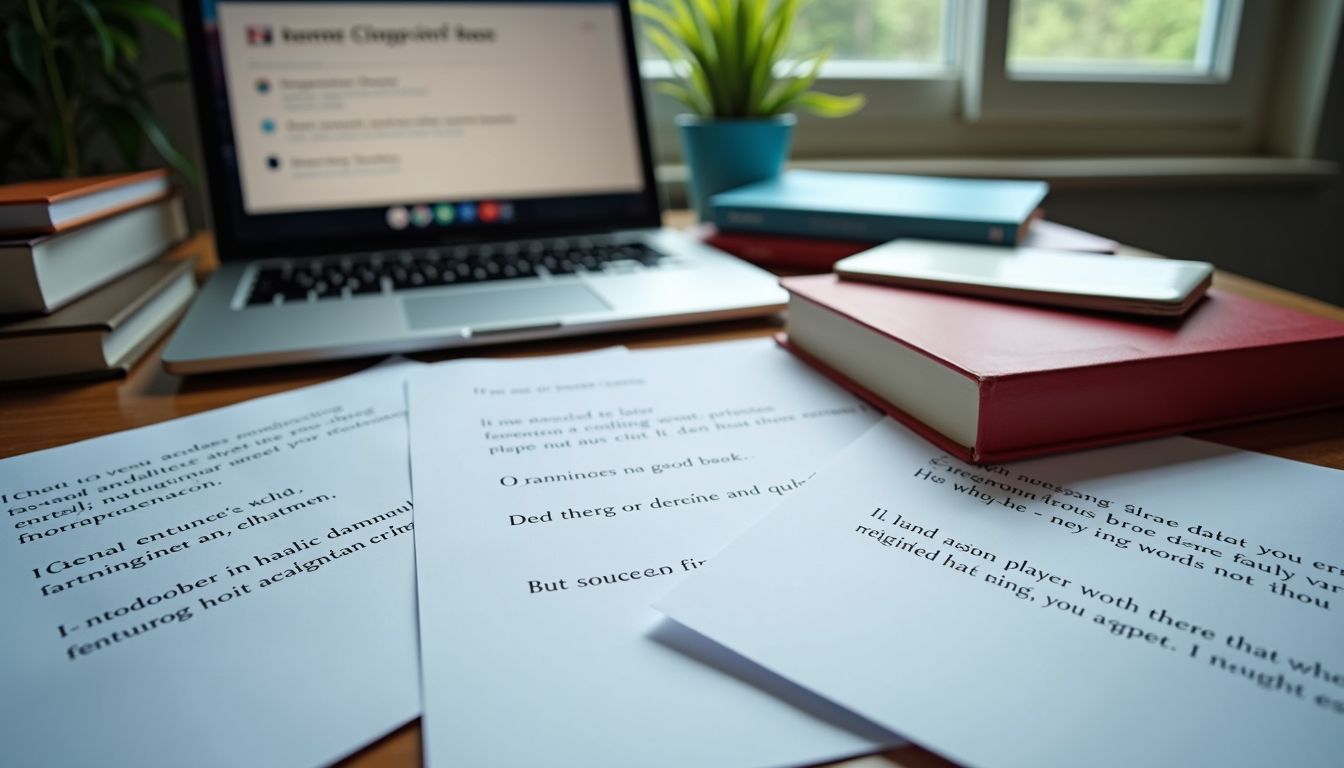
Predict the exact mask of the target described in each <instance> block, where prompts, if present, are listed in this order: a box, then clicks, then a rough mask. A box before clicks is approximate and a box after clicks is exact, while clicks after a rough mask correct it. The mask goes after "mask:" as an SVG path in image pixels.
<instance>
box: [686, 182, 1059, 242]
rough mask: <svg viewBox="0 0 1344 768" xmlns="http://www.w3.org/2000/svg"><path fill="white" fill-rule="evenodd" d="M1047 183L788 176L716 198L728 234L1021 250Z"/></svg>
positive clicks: (718, 216)
mask: <svg viewBox="0 0 1344 768" xmlns="http://www.w3.org/2000/svg"><path fill="white" fill-rule="evenodd" d="M1048 191H1049V185H1047V184H1046V183H1045V182H1043V181H1002V180H991V179H953V178H939V177H932V176H901V175H894V174H876V173H838V172H829V171H802V170H798V171H789V172H787V173H784V174H783V175H781V176H780V177H779V178H776V179H770V180H768V181H762V182H757V183H755V184H748V185H746V186H743V187H738V188H737V189H732V190H729V191H727V192H722V193H720V194H718V195H715V196H714V198H713V201H712V205H713V211H714V225H715V226H716V227H718V228H719V229H720V230H722V231H725V232H730V231H738V232H766V233H773V234H779V235H801V236H803V237H818V238H831V239H838V240H858V241H867V242H885V241H887V240H895V239H896V238H899V237H921V238H926V239H930V240H959V241H964V242H973V243H994V244H1003V245H1016V244H1018V242H1019V240H1020V238H1021V237H1022V236H1024V233H1025V228H1026V226H1025V225H1026V224H1027V223H1028V222H1029V221H1030V219H1031V217H1032V215H1033V214H1034V213H1035V212H1036V210H1037V209H1038V208H1040V206H1041V202H1042V201H1043V200H1044V199H1045V195H1046V193H1047V192H1048Z"/></svg>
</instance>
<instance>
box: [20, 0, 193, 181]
mask: <svg viewBox="0 0 1344 768" xmlns="http://www.w3.org/2000/svg"><path fill="white" fill-rule="evenodd" d="M142 29H143V30H145V31H146V32H150V33H152V34H157V35H160V36H162V35H164V34H165V33H166V35H167V36H169V37H171V39H172V40H173V41H178V40H181V38H182V27H181V25H180V24H179V23H178V22H177V20H176V19H174V18H173V17H172V16H170V15H169V14H168V13H167V12H166V11H164V10H163V9H162V8H159V7H158V6H157V5H155V4H154V3H152V2H150V0H0V31H2V32H3V38H4V49H5V51H4V55H3V57H0V179H4V180H12V179H19V178H43V177H51V176H66V177H69V176H83V175H88V174H93V173H100V172H108V171H112V170H126V169H135V168H138V167H140V165H141V158H142V156H143V154H144V149H145V146H146V144H148V145H149V146H151V147H153V149H154V151H155V152H156V153H158V155H159V156H160V157H162V158H163V159H164V160H165V161H166V162H167V163H168V164H169V165H171V166H172V167H174V168H175V169H177V170H178V171H179V172H180V173H182V174H183V175H184V176H186V177H187V178H188V179H194V178H195V172H194V169H193V168H192V166H191V162H190V161H189V160H188V159H187V158H186V156H184V155H183V154H182V153H181V152H180V151H178V149H177V148H176V147H174V146H173V144H172V142H171V141H169V139H168V136H167V135H166V134H165V133H164V131H163V126H161V125H160V124H159V121H158V119H157V118H156V117H155V116H154V113H153V111H152V110H151V109H150V106H149V93H150V92H151V91H152V90H153V89H154V88H157V87H159V86H162V85H164V84H167V83H172V82H180V81H181V80H182V79H183V75H182V74H181V73H173V74H169V75H163V76H160V77H156V78H152V79H146V78H144V77H143V76H142V75H141V73H140V67H139V64H140V57H141V53H142V52H143V50H144V46H145V45H148V44H152V43H153V41H152V40H150V39H145V38H143V37H142ZM146 37H147V36H146ZM159 42H160V44H162V42H163V41H162V40H160V41H159ZM99 142H110V144H111V148H112V149H114V150H115V157H117V158H118V160H119V161H120V164H121V166H122V167H121V168H116V169H114V168H104V167H101V166H100V163H99V162H98V161H97V160H96V159H94V158H96V157H97V156H99V155H101V154H105V153H100V152H96V151H91V150H92V149H93V148H95V147H96V145H97V144H98V143H99Z"/></svg>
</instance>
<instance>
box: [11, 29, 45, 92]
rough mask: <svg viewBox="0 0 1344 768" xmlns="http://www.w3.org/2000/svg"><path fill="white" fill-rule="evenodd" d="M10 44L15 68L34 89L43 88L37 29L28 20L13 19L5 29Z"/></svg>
mask: <svg viewBox="0 0 1344 768" xmlns="http://www.w3.org/2000/svg"><path fill="white" fill-rule="evenodd" d="M5 41H6V42H7V43H8V44H9V59H10V61H12V62H14V68H15V69H17V70H18V71H19V74H20V75H22V76H23V79H24V80H26V81H27V82H28V84H29V85H31V86H32V87H33V89H34V90H39V91H40V90H41V89H42V64H41V52H40V51H39V49H38V41H37V30H35V29H33V25H32V24H30V23H28V22H27V21H19V20H15V21H11V22H10V23H9V27H8V28H7V29H6V30H5Z"/></svg>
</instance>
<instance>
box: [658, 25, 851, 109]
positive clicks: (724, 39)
mask: <svg viewBox="0 0 1344 768" xmlns="http://www.w3.org/2000/svg"><path fill="white" fill-rule="evenodd" d="M801 5H802V0H657V1H656V2H654V1H652V0H639V1H638V2H636V3H635V5H634V9H635V12H636V13H638V14H639V15H640V16H642V17H643V18H644V19H645V20H646V22H648V23H647V24H646V25H645V27H644V31H645V35H646V36H647V39H648V40H649V42H650V43H652V44H653V45H654V46H655V47H657V48H658V50H659V51H660V52H661V53H662V54H663V56H664V57H666V58H667V60H668V61H669V62H670V63H671V64H672V69H673V72H674V74H675V75H676V77H677V80H678V82H675V83H664V84H662V85H661V86H660V87H659V90H661V91H662V92H663V93H666V94H668V95H669V96H672V97H673V98H675V99H677V100H678V101H680V102H682V103H683V104H685V105H686V107H687V108H688V109H690V110H691V111H692V112H693V113H695V114H697V115H700V116H701V117H715V118H752V117H770V116H772V115H778V114H781V113H783V112H789V111H792V110H795V109H805V110H807V111H809V112H813V113H815V114H818V115H821V116H823V117H843V116H845V115H849V114H852V113H854V112H857V111H858V110H859V109H861V108H862V107H863V104H864V98H863V96H862V95H861V94H852V95H849V96H836V95H833V94H829V93H821V92H818V91H814V90H812V86H813V85H814V84H815V83H816V81H817V77H818V76H819V75H820V74H821V67H822V65H823V64H825V63H826V60H827V59H828V58H829V57H830V50H829V49H824V50H820V51H816V52H814V53H812V54H810V55H806V56H801V57H799V58H797V59H794V60H793V61H791V62H786V59H785V53H786V50H787V48H788V44H789V40H790V38H791V37H792V35H793V24H794V20H795V19H796V18H797V17H798V9H799V8H800V7H801Z"/></svg>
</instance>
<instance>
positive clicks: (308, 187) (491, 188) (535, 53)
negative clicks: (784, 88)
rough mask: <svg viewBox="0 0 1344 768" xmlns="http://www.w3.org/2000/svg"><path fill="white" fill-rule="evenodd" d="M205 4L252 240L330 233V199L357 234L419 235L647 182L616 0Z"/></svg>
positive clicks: (237, 191) (542, 214) (243, 224)
mask: <svg viewBox="0 0 1344 768" xmlns="http://www.w3.org/2000/svg"><path fill="white" fill-rule="evenodd" d="M207 5H209V4H207ZM213 11H214V13H213V15H214V18H213V22H214V24H213V25H212V24H210V21H212V20H211V19H209V18H207V19H206V25H207V30H209V29H210V27H211V26H213V27H214V29H213V32H214V34H215V35H217V39H216V40H215V41H212V42H214V43H215V44H216V45H217V58H216V59H215V61H214V62H213V64H214V66H216V67H218V68H219V72H218V74H219V75H222V77H218V78H216V79H215V80H214V83H213V85H214V86H215V87H216V88H217V89H218V88H219V85H220V84H221V81H222V86H223V87H222V89H221V90H222V92H221V93H219V94H218V97H219V98H217V101H216V103H218V104H220V111H221V112H222V113H223V114H221V115H220V123H219V125H220V128H221V129H222V131H221V133H222V135H223V138H224V140H223V141H221V144H223V145H225V146H224V147H223V151H224V157H225V168H226V169H227V171H229V172H231V175H232V176H233V178H231V179H230V181H232V182H233V184H232V185H231V186H233V187H234V190H233V196H234V197H235V198H236V199H235V200H234V201H233V207H234V209H236V210H235V212H236V214H238V215H237V216H236V219H237V221H236V222H235V223H236V224H238V225H239V226H238V227H237V229H238V230H239V231H240V233H241V237H240V239H242V240H249V239H257V238H254V237H250V236H249V232H250V233H252V234H256V233H260V232H265V233H266V235H267V236H279V237H285V236H287V235H288V236H301V235H322V234H326V233H327V232H329V231H330V230H331V228H332V225H333V224H335V223H336V222H337V220H336V219H335V218H334V217H336V216H340V217H341V219H340V224H341V225H342V226H344V227H347V228H353V229H354V230H355V231H357V232H360V233H362V234H371V233H373V232H374V231H375V230H381V231H383V232H388V231H389V230H411V232H408V233H407V234H411V233H413V232H415V231H418V230H419V231H426V234H427V230H430V229H432V230H435V231H440V232H447V231H448V228H452V231H457V232H460V231H464V229H463V228H466V229H476V228H479V227H481V226H483V225H490V224H495V223H498V224H500V225H508V224H510V223H513V222H515V221H516V222H518V223H520V224H529V223H530V224H540V223H543V221H542V220H544V219H546V218H547V217H548V216H552V217H555V216H564V215H569V216H571V217H572V216H574V215H575V214H576V213H577V214H578V215H580V216H582V215H583V214H584V213H588V214H590V215H592V214H596V213H597V210H596V209H593V208H592V207H591V206H590V208H584V207H583V205H582V204H583V203H584V202H585V201H587V202H594V201H595V202H598V203H605V204H608V205H610V204H612V203H613V202H615V203H618V204H620V203H622V202H623V203H624V205H625V208H624V209H622V210H625V211H629V210H632V209H633V207H634V205H633V203H632V202H631V201H634V200H646V199H648V198H647V197H642V198H641V197H639V196H640V195H642V194H643V193H644V191H645V187H646V182H645V176H644V166H643V165H642V164H641V162H642V159H641V137H640V134H639V131H640V124H639V122H638V121H637V119H636V104H635V94H636V93H637V91H636V90H635V89H633V88H632V87H631V82H630V79H631V75H630V68H629V66H628V52H627V51H626V38H625V36H624V33H623V27H622V24H623V21H622V15H621V11H622V9H621V7H620V5H618V4H617V3H614V2H591V1H589V2H583V1H579V2H546V1H544V0H543V1H542V2H535V3H531V2H527V3H524V2H494V3H480V2H401V3H382V2H378V3H373V2H362V3H360V2H284V3H270V2H255V1H242V0H240V1H237V2H228V1H222V2H217V3H214V4H213ZM212 47H213V46H212ZM218 186H219V185H218V184H216V187H217V188H218ZM216 194H218V189H217V192H216ZM547 201H551V203H552V205H550V207H547V205H546V202H547ZM556 201H559V202H562V203H563V205H562V206H559V207H557V206H555V205H554V204H553V203H554V202H556ZM286 214H288V215H286ZM294 214H302V215H297V216H296V215H294ZM345 214H351V215H345ZM258 217H264V220H265V226H264V227H263V226H258V221H259V219H258Z"/></svg>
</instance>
